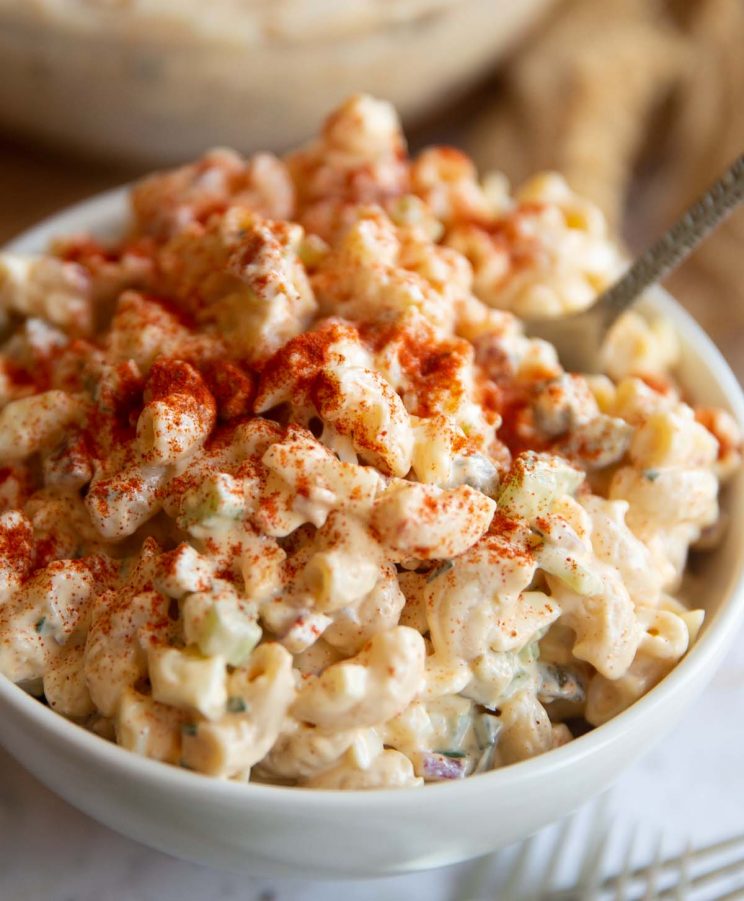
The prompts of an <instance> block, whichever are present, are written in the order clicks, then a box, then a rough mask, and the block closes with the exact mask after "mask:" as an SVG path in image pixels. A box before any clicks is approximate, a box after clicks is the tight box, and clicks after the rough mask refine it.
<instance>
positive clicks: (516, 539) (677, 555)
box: [0, 95, 740, 789]
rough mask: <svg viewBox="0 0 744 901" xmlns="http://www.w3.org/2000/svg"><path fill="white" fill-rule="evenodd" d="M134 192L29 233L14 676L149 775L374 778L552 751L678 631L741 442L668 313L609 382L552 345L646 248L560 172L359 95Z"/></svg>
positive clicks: (6, 282) (14, 417)
mask: <svg viewBox="0 0 744 901" xmlns="http://www.w3.org/2000/svg"><path fill="white" fill-rule="evenodd" d="M130 205H131V223H130V224H129V226H128V228H127V230H126V233H125V234H124V236H123V237H122V238H121V239H120V240H118V241H116V242H113V243H109V244H104V243H101V242H100V241H97V240H96V239H95V238H93V237H92V236H90V235H71V236H68V237H65V238H62V239H59V240H57V241H56V242H55V243H54V245H53V246H52V247H51V248H50V250H49V251H48V253H46V254H42V255H25V254H18V253H12V252H6V253H3V254H0V341H1V343H0V672H2V673H4V675H5V676H7V677H8V678H9V679H11V680H13V681H14V682H16V683H18V684H20V685H21V686H23V687H24V688H25V689H26V690H28V691H30V692H31V693H33V694H35V695H37V696H39V697H40V698H42V699H43V700H44V701H45V703H46V704H48V705H49V707H51V708H52V710H54V711H56V712H57V713H59V714H60V715H62V716H65V717H68V718H70V719H72V720H74V721H75V722H77V723H79V724H80V725H82V726H84V727H85V728H87V729H89V730H92V731H93V732H95V733H97V734H98V735H100V736H103V737H105V738H107V739H110V740H112V741H116V742H117V743H119V744H120V745H122V746H123V747H125V748H128V749H131V750H132V751H135V752H137V753H139V754H143V755H146V756H148V757H151V758H154V759H156V760H160V761H165V762H167V763H170V764H174V765H177V766H182V767H187V768H189V769H192V770H195V771H197V772H200V773H204V774H208V775H212V776H217V777H221V778H226V779H234V780H239V781H248V780H251V781H260V782H269V783H276V784H283V785H297V786H304V787H310V788H326V789H370V788H390V787H403V786H416V785H421V784H423V783H424V782H436V781H442V780H451V779H459V778H463V777H465V776H468V775H470V774H473V773H480V772H483V771H487V770H490V769H493V768H495V767H500V766H503V765H506V764H510V763H512V762H515V761H519V760H523V759H526V758H529V757H532V756H534V755H536V754H540V753H542V752H544V751H548V750H550V749H551V748H554V747H556V746H558V745H561V744H564V743H565V742H568V741H570V740H571V739H572V738H573V737H574V736H575V735H577V734H580V733H581V732H583V731H585V730H586V729H587V728H589V727H591V726H598V725H601V724H602V723H604V722H606V721H607V720H608V719H610V718H611V717H613V716H615V715H616V714H618V713H620V712H621V711H622V710H624V709H625V708H626V707H628V705H630V704H632V703H633V702H634V701H635V700H636V699H638V698H639V697H640V696H642V695H643V694H644V693H645V692H647V691H648V690H649V689H650V688H652V687H653V686H654V685H655V684H656V683H657V682H658V681H659V680H660V679H661V678H663V676H664V675H665V674H667V673H668V672H669V671H670V670H671V669H672V667H674V665H675V663H676V662H677V661H678V660H679V659H680V658H681V657H682V656H683V655H684V654H685V652H686V651H687V649H688V647H689V646H690V644H691V643H692V642H693V641H694V640H695V637H696V634H697V632H698V630H699V628H700V626H701V623H702V620H703V611H702V610H698V609H689V608H688V607H687V606H686V605H685V604H684V603H683V602H682V601H681V600H680V597H679V593H680V586H681V580H682V577H683V574H684V571H685V566H686V560H687V555H688V551H689V549H690V548H691V547H704V546H706V545H710V544H711V543H712V542H713V541H715V539H716V537H717V534H718V533H719V532H720V523H721V517H720V515H719V507H718V495H719V488H720V485H721V483H722V482H723V481H724V480H725V479H726V478H727V477H728V476H729V475H730V474H731V473H732V472H734V470H735V469H736V468H737V466H738V465H739V461H740V453H739V447H740V436H739V432H738V429H737V426H736V424H735V422H734V421H733V420H732V418H731V417H730V416H729V415H728V414H727V413H726V412H724V411H722V410H718V409H711V408H702V407H696V406H692V405H690V404H689V403H688V402H687V401H686V400H685V399H683V397H682V394H681V391H680V389H679V387H678V386H677V385H676V384H675V382H674V380H673V378H672V376H671V375H670V372H671V370H672V369H673V367H674V364H675V361H676V357H677V353H678V351H677V346H676V339H675V335H674V333H673V331H672V330H671V328H670V327H669V326H668V324H666V323H665V322H664V321H658V320H649V319H647V318H644V317H643V316H641V315H640V314H638V313H629V314H627V315H626V316H625V317H623V318H622V319H621V320H620V322H618V324H617V325H616V326H615V327H614V329H613V331H612V332H611V334H610V335H609V337H608V339H607V342H606V345H605V347H604V348H603V359H604V365H605V372H606V374H604V375H582V374H578V373H570V372H566V371H564V370H563V368H562V367H561V364H560V361H559V360H558V358H557V356H556V353H555V350H554V349H553V348H552V347H551V346H550V345H549V344H547V343H545V342H543V341H540V340H535V339H529V338H527V337H526V336H525V334H524V332H523V329H522V326H521V324H520V318H519V317H531V316H561V315H565V314H568V313H571V312H574V311H578V310H581V309H583V308H586V307H587V306H588V305H590V304H591V303H592V302H593V299H594V298H595V296H596V294H597V292H598V291H599V290H601V289H602V288H603V286H605V285H607V284H608V283H609V282H610V281H612V280H613V279H614V278H615V277H616V276H617V274H618V273H619V272H620V271H621V270H622V268H623V265H624V261H623V257H622V254H621V252H620V251H619V250H618V247H617V246H616V244H615V243H614V242H613V241H612V239H611V238H610V237H609V236H608V234H607V232H606V228H605V224H604V221H603V218H602V216H601V214H600V213H599V211H598V210H597V209H596V208H595V207H594V206H592V204H590V203H588V202H587V201H585V200H583V199H582V198H580V197H578V196H576V194H574V193H573V192H572V191H571V189H570V188H569V187H568V185H567V184H566V183H565V182H564V181H563V180H562V179H561V178H560V176H558V175H555V174H544V175H539V176H536V177H535V178H533V179H532V180H531V181H530V182H528V183H527V184H526V185H524V186H522V187H521V188H520V189H519V190H518V191H516V193H513V194H512V193H511V192H510V191H509V188H508V185H507V184H506V182H505V180H504V179H503V178H502V177H500V176H498V175H492V176H488V177H486V178H484V179H479V178H478V176H477V173H476V172H475V169H474V167H473V164H472V162H471V161H470V160H469V159H468V158H467V157H466V156H464V155H463V154H462V153H460V152H458V151H456V150H454V149H452V148H447V147H434V148H430V149H427V150H424V151H423V152H422V153H420V154H418V155H416V156H415V157H413V158H411V157H410V156H409V155H408V153H407V150H406V145H405V141H404V138H403V136H402V133H401V130H400V126H399V122H398V120H397V117H396V114H395V112H394V110H393V109H392V108H391V107H390V106H389V105H388V104H387V103H384V102H381V101H378V100H375V99H373V98H371V97H368V96H365V95H358V96H354V97H352V98H351V99H349V100H348V101H347V102H346V103H344V104H343V105H342V106H341V107H340V108H339V109H338V110H336V111H335V112H334V113H333V114H332V115H331V116H330V117H329V118H328V120H327V121H326V123H325V125H324V127H323V129H322V131H321V133H320V136H319V137H318V138H317V139H316V140H314V141H312V142H311V143H310V144H308V145H307V146H305V147H302V148H301V149H299V150H297V151H295V152H292V153H290V154H288V155H286V156H285V157H283V158H278V157H275V156H273V155H271V154H257V155H256V156H253V157H251V158H249V159H244V158H242V157H241V156H239V155H238V154H236V153H234V152H232V151H229V150H222V149H220V150H213V151H211V152H209V153H207V154H206V155H205V156H204V157H202V158H201V159H199V160H197V161H196V162H194V163H192V164H189V165H186V166H183V167H181V168H178V169H175V170H172V171H168V172H163V173H158V174H154V175H152V176H150V177H148V178H145V179H144V180H143V181H141V182H139V183H138V184H137V185H136V186H135V187H134V188H133V189H132V190H131V193H130Z"/></svg>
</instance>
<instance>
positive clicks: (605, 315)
mask: <svg viewBox="0 0 744 901" xmlns="http://www.w3.org/2000/svg"><path fill="white" fill-rule="evenodd" d="M743 200H744V154H742V155H741V156H740V157H739V158H738V159H737V160H736V162H734V163H733V164H732V165H731V166H730V167H729V169H728V170H727V171H726V172H725V173H724V175H722V176H721V178H719V179H718V181H717V182H716V183H715V184H713V185H711V187H710V188H709V189H708V190H707V191H706V192H705V194H703V196H702V197H701V198H700V199H699V200H698V201H697V202H696V203H694V204H693V205H692V206H691V207H689V209H688V210H687V211H686V212H685V213H684V215H682V216H681V217H680V218H679V219H678V220H677V222H675V224H674V225H673V226H672V227H671V228H670V229H669V230H668V231H667V232H666V233H665V234H664V235H662V237H661V238H659V240H658V241H656V243H655V244H652V245H651V247H649V248H648V250H646V251H645V252H644V253H643V254H642V255H641V256H640V257H638V259H637V260H636V261H635V262H634V263H633V264H632V265H631V266H630V268H629V269H628V270H627V271H626V272H625V274H624V275H623V276H621V277H620V279H619V280H618V281H616V282H615V283H614V284H613V285H611V286H610V287H609V288H607V289H606V290H605V291H603V292H602V294H600V295H599V297H598V298H597V300H596V301H595V302H594V303H593V304H592V306H591V307H589V309H587V310H585V311H583V312H581V313H575V314H573V315H571V316H564V317H558V318H553V319H531V320H528V321H526V322H525V328H526V331H527V334H528V335H530V337H533V338H544V339H545V340H546V341H549V342H550V343H551V344H553V345H554V346H555V347H556V349H557V350H558V356H559V359H560V361H561V363H562V364H563V366H564V367H565V368H566V369H568V370H570V371H573V372H598V371H599V370H600V364H599V351H600V348H601V346H602V341H603V340H604V338H605V336H606V334H607V332H608V331H609V329H610V328H611V326H612V325H613V323H614V322H615V321H616V320H617V319H618V317H619V316H620V314H621V313H623V312H624V311H625V310H627V309H628V307H630V306H631V305H632V304H634V303H635V302H636V300H638V298H639V297H640V295H641V293H642V292H643V291H644V290H645V289H646V288H648V287H649V286H650V285H653V284H656V283H657V282H659V281H660V280H661V279H663V278H664V276H665V275H667V274H668V273H669V272H670V271H671V270H672V269H674V267H675V266H677V265H678V264H679V263H681V262H682V260H684V259H685V257H687V255H688V254H689V253H690V252H691V251H692V250H693V249H694V248H695V247H696V246H697V245H698V244H699V243H700V242H701V241H702V240H703V238H705V237H706V235H708V234H710V232H711V231H713V229H714V228H715V227H716V226H717V225H718V224H719V223H721V222H722V221H723V220H724V219H725V218H726V216H727V215H728V214H729V213H731V212H733V210H734V209H735V208H736V207H737V206H738V205H739V204H740V203H741V202H742V201H743ZM742 253H743V254H744V248H742Z"/></svg>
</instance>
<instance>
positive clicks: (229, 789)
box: [0, 191, 744, 877]
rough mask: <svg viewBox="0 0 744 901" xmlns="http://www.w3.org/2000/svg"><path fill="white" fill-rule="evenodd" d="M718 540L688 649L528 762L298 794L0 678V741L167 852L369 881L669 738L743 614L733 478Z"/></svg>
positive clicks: (544, 806)
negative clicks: (614, 710) (170, 755)
mask: <svg viewBox="0 0 744 901" xmlns="http://www.w3.org/2000/svg"><path fill="white" fill-rule="evenodd" d="M125 210H126V206H125V195H124V194H123V192H121V191H119V192H114V193H110V194H107V195H103V196H101V197H99V198H96V199H94V200H92V201H90V202H88V203H84V204H82V205H80V206H77V207H74V208H72V209H71V210H68V211H67V212H65V213H62V214H61V215H59V216H56V217H55V218H53V219H51V220H48V221H47V222H45V223H43V224H42V225H40V226H38V227H37V228H35V229H33V230H31V231H30V232H28V233H27V234H25V235H24V236H22V237H21V238H19V239H17V240H16V241H15V242H13V244H12V245H11V246H12V247H13V249H16V250H23V251H37V250H41V249H42V248H43V247H44V246H45V245H46V243H47V241H48V240H49V239H50V238H51V237H52V236H54V235H59V234H65V233H69V232H71V231H75V230H82V229H89V230H91V231H93V232H95V233H97V234H99V235H102V236H105V235H111V234H113V233H116V231H117V230H119V229H120V227H121V224H122V221H123V217H124V215H125ZM652 306H653V307H654V308H656V309H657V310H660V311H662V312H663V313H664V315H666V316H668V317H669V318H670V319H671V320H672V322H673V323H674V324H675V325H676V327H677V328H678V330H679V334H680V336H681V339H682V343H683V346H684V363H683V365H682V367H681V371H680V377H681V379H682V381H683V383H684V384H686V385H687V386H689V388H690V389H691V390H692V391H693V393H694V396H695V398H696V399H697V400H700V401H702V402H705V403H712V404H719V405H722V406H724V407H727V408H728V409H729V410H730V411H731V412H732V413H733V414H734V415H735V416H736V417H737V419H738V420H739V421H740V422H744V398H743V397H742V393H741V389H740V388H739V385H738V383H737V381H736V379H735V378H734V376H733V375H732V373H731V371H730V370H729V368H728V366H727V365H726V363H725V362H724V360H723V358H722V357H721V355H720V354H719V353H718V351H717V350H716V348H715V347H714V346H713V344H712V343H711V341H710V340H709V339H708V338H707V337H706V335H705V334H704V333H703V332H702V331H701V329H700V328H699V327H698V326H697V325H696V324H695V323H694V322H693V321H692V319H691V318H690V317H689V316H688V315H687V314H686V313H684V312H683V311H682V310H681V309H680V307H679V306H678V305H677V304H676V303H675V302H674V301H673V300H672V299H671V298H669V297H668V296H665V295H663V294H659V295H658V296H657V297H656V298H655V299H654V301H653V303H652ZM726 506H727V508H728V511H729V514H730V516H731V523H730V527H729V529H728V532H727V538H726V540H725V542H724V544H723V545H722V546H721V547H720V548H719V549H718V550H717V551H716V552H715V553H713V554H710V555H708V557H707V558H706V559H705V560H702V559H701V560H699V561H697V562H696V567H697V566H698V565H699V566H700V567H701V568H703V569H704V573H703V574H704V579H701V580H700V584H702V585H704V586H705V588H704V592H705V596H704V597H701V596H700V594H699V593H698V594H697V595H696V597H695V603H696V604H698V603H701V604H703V605H704V606H705V607H706V608H707V617H706V623H705V627H704V629H703V631H702V632H701V635H700V638H699V640H698V642H697V643H696V644H695V646H694V647H693V648H692V650H691V651H690V653H689V654H688V655H687V656H686V657H685V658H684V659H683V660H682V661H681V663H680V664H679V665H678V666H677V667H676V668H675V669H674V671H673V672H672V673H671V674H670V675H669V676H667V678H666V679H664V680H663V681H662V682H661V684H660V685H658V686H657V687H656V688H654V689H653V690H652V691H651V692H649V693H648V694H647V695H646V696H645V697H644V698H642V699H641V700H640V701H638V702H637V703H636V704H634V705H633V706H632V707H631V708H630V709H629V710H627V711H626V712H625V713H622V714H621V715H620V716H618V717H616V718H615V719H613V720H611V721H610V722H609V723H607V724H606V725H604V726H601V727H600V728H598V729H596V730H594V731H593V732H590V733H588V734H587V735H584V736H583V737H581V738H578V739H576V740H575V741H573V742H571V743H569V744H568V745H565V746H564V747H561V748H558V749H556V750H555V751H551V752H550V753H548V754H545V755H543V756H541V757H537V758H534V759H532V760H528V761H525V762H523V763H518V764H514V765H512V766H509V767H506V768H504V769H500V770H496V771H494V772H491V773H486V774H483V775H480V776H475V777H471V778H470V779H466V780H464V781H462V782H453V783H447V784H445V783H440V784H435V785H428V786H426V787H425V788H422V789H417V790H398V791H391V790H388V791H378V792H337V791H312V790H304V789H297V788H279V787H275V786H267V785H251V784H248V785H244V784H239V783H232V782H222V781H218V780H216V779H210V778H208V777H205V776H201V775H198V774H195V773H192V772H188V771H187V770H182V769H178V768H176V767H172V766H168V765H166V764H162V763H158V762H156V761H152V760H148V759H145V758H143V757H139V756H137V755H136V754H133V753H131V752H129V751H126V750H124V749H122V748H120V747H117V746H116V745H113V744H110V743H108V742H106V741H104V740H103V739H101V738H99V737H97V736H95V735H93V734H90V733H88V732H86V731H84V730H83V729H81V728H79V727H78V726H76V725H74V724H73V723H71V722H68V721H67V720H65V719H63V718H62V717H61V716H58V715H57V714H55V713H53V712H52V711H51V710H49V709H48V708H47V707H44V706H43V705H42V704H40V703H39V702H38V701H36V700H34V699H33V698H31V697H29V696H28V695H26V694H25V693H24V692H23V691H21V690H20V689H19V688H17V687H16V686H15V685H12V684H11V683H10V682H8V681H7V680H6V679H4V678H3V677H1V676H0V722H2V724H3V727H2V730H0V743H2V744H3V745H4V746H5V747H6V748H7V749H8V750H9V751H10V752H11V753H12V754H14V755H15V756H16V757H17V758H18V759H19V760H20V761H21V762H22V763H23V764H24V766H26V767H27V768H28V769H29V770H30V771H31V772H32V773H34V774H35V775H36V776H37V777H38V778H39V779H40V780H41V781H42V782H44V783H45V784H46V785H48V786H49V788H51V789H52V790H53V791H55V792H57V793H58V794H59V795H61V796H62V797H63V798H65V799H66V800H67V801H69V802H70V803H71V804H74V805H75V806H76V807H79V808H80V809H81V810H84V811H85V812H86V813H88V814H90V815H91V816H92V817H95V818H96V819H98V820H100V821H101V822H102V823H105V824H106V825H107V826H110V827H112V828H113V829H116V830H118V831H119V832H123V833H124V834H125V835H128V836H131V837H132V838H135V839H137V840H139V841H141V842H144V843H145V844H149V845H152V846H153V847H155V848H159V849H160V850H162V851H167V852H169V853H171V854H175V855H177V856H179V857H184V858H189V859H192V860H197V861H201V862H204V863H209V864H212V865H216V866H227V867H232V868H238V869H244V870H248V871H250V872H252V873H260V874H277V875H278V874H283V873H294V874H298V875H303V876H306V877H309V876H319V877H330V876H335V877H353V876H381V875H392V874H395V873H402V872H405V871H408V870H417V869H424V868H427V867H435V866H441V865H443V864H448V863H454V862H456V861H460V860H464V859H466V858H470V857H475V856H476V855H480V854H484V853H486V852H488V851H491V850H493V849H495V848H497V847H499V846H501V845H505V844H507V843H510V842H513V841H515V840H518V839H521V838H523V837H525V836H527V835H528V834H530V833H532V832H534V831H536V830H537V829H539V828H540V827H541V826H543V825H545V824H547V823H549V822H550V821H552V820H555V819H557V818H558V817H560V816H562V815H564V814H566V813H568V812H569V811H571V810H572V809H573V808H576V807H578V806H579V805H580V804H581V803H582V802H584V801H585V800H587V799H588V798H590V797H592V796H593V795H595V794H597V793H598V792H600V791H601V790H603V789H604V788H606V787H607V785H608V784H609V783H610V782H611V781H612V780H613V779H614V778H615V777H616V776H617V775H618V773H619V772H620V771H621V770H622V769H623V768H624V767H626V766H627V765H628V764H630V763H632V762H633V761H634V760H635V759H636V758H638V757H639V756H640V755H641V754H642V753H643V752H644V751H646V750H647V749H648V748H649V747H650V746H651V745H652V744H653V743H654V742H655V741H657V740H658V739H659V738H661V737H662V736H663V735H664V734H665V733H666V732H668V731H669V730H670V729H671V728H672V727H673V726H674V725H675V723H676V722H677V721H678V720H679V719H680V718H681V717H682V715H683V714H684V713H685V711H688V710H689V709H690V708H693V710H694V703H695V699H696V698H697V696H698V695H699V693H700V692H701V691H702V689H703V687H704V686H705V685H706V683H707V682H708V680H709V679H710V677H711V676H712V674H713V672H714V671H715V669H716V667H717V666H718V664H719V662H720V661H721V659H722V657H723V655H724V653H725V651H726V648H727V646H728V644H729V642H730V641H731V640H732V639H733V638H734V636H735V634H736V631H737V626H738V625H739V624H740V622H741V620H742V616H743V615H744V585H743V584H742V569H743V568H744V543H742V542H741V540H740V537H739V536H740V535H741V534H742V532H743V531H744V474H740V475H739V477H738V479H737V480H736V481H735V482H734V483H733V484H731V485H729V487H728V488H727V491H726Z"/></svg>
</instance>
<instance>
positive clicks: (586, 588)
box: [534, 541, 602, 596]
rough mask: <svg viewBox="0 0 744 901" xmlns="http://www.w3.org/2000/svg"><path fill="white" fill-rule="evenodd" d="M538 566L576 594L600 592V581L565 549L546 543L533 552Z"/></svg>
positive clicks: (589, 594)
mask: <svg viewBox="0 0 744 901" xmlns="http://www.w3.org/2000/svg"><path fill="white" fill-rule="evenodd" d="M534 553H535V559H536V560H537V563H538V566H539V567H540V568H541V569H542V570H544V571H545V572H546V573H550V574H551V575H552V576H555V577H556V578H557V579H560V580H561V582H565V584H566V585H568V587H569V588H570V589H571V590H572V591H575V592H576V593H577V594H583V595H587V596H592V595H595V594H600V593H601V591H602V579H601V578H600V577H599V576H598V575H597V574H596V573H594V572H592V571H591V570H590V569H589V568H588V567H586V566H585V565H584V564H583V563H581V562H580V561H579V560H578V559H577V558H576V557H575V556H574V555H573V554H571V553H568V552H566V550H565V548H562V547H559V546H558V545H556V544H551V543H550V542H549V541H546V542H545V544H543V545H542V546H541V547H539V548H537V549H536V550H535V552H534Z"/></svg>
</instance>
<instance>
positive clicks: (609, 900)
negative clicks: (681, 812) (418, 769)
mask: <svg viewBox="0 0 744 901" xmlns="http://www.w3.org/2000/svg"><path fill="white" fill-rule="evenodd" d="M587 813H589V818H588V822H587V821H586V814H587ZM610 819H611V818H610V813H609V806H608V796H607V795H605V796H603V797H602V798H600V799H599V801H598V802H597V803H595V804H593V805H592V807H591V809H590V812H589V811H586V810H585V811H584V815H583V816H582V814H581V813H577V814H574V815H573V816H572V817H570V818H568V820H566V821H564V822H563V823H560V824H556V826H554V827H550V828H549V829H547V830H543V831H542V832H541V833H538V834H537V835H533V836H532V837H531V838H529V839H527V841H525V842H523V843H522V844H521V845H520V846H519V848H518V850H517V851H516V853H515V854H512V857H511V859H509V860H508V864H507V866H506V867H503V866H502V867H499V864H500V863H505V861H504V860H503V857H504V856H507V855H508V853H509V852H508V850H507V851H498V852H496V853H495V854H493V855H489V856H488V857H484V858H481V859H480V860H479V861H477V862H475V864H474V865H473V866H472V868H471V870H470V871H469V872H468V874H467V875H466V878H465V880H464V882H463V883H462V884H460V885H459V886H458V891H457V895H456V901H641V899H643V901H661V899H666V898H676V899H686V898H689V899H693V898H694V899H696V901H735V899H736V901H744V834H742V835H738V836H735V837H733V838H729V839H725V840H722V841H717V842H713V843H711V844H707V845H705V846H702V847H698V848H695V849H693V848H692V847H690V845H687V846H686V847H684V848H683V849H682V851H681V852H677V853H674V854H671V855H665V854H663V853H662V852H663V845H662V838H661V837H658V838H657V840H656V842H655V844H654V846H653V850H652V852H651V854H650V855H645V856H644V857H643V858H642V860H643V862H642V863H641V864H636V863H635V861H636V860H637V857H638V855H637V854H636V838H637V832H633V833H632V834H631V835H630V837H629V840H627V841H625V842H623V836H619V835H614V836H613V835H611V828H610V826H611V822H610ZM618 839H619V840H620V841H618ZM618 844H620V846H621V847H622V848H623V852H622V854H621V855H620V858H619V859H620V860H621V861H622V863H621V864H620V865H619V866H618V867H617V868H616V870H615V871H614V872H612V873H610V874H609V875H607V870H606V866H605V859H606V857H607V854H608V849H609V847H610V845H614V846H615V847H617V845H618ZM578 848H580V849H581V850H580V852H579V853H576V851H577V850H578ZM615 859H618V858H617V857H616V858H615ZM566 865H568V871H569V873H568V874H565V870H566ZM494 867H497V868H499V876H498V878H497V879H496V880H495V881H494V879H493V869H494ZM561 871H564V874H565V875H569V874H570V878H568V879H566V878H563V879H562V878H560V877H561ZM701 893H702V894H701Z"/></svg>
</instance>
